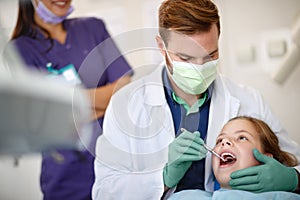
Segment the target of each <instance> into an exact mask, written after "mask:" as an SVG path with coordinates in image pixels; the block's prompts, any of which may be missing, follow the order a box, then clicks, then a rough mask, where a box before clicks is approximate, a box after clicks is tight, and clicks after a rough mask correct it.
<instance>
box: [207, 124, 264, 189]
mask: <svg viewBox="0 0 300 200" xmlns="http://www.w3.org/2000/svg"><path fill="white" fill-rule="evenodd" d="M254 148H257V149H258V150H259V151H260V152H262V144H261V141H260V138H259V133H257V131H256V130H255V129H254V127H253V126H252V124H251V123H250V122H249V121H247V120H245V119H236V120H233V121H230V122H229V123H227V124H226V125H225V126H224V127H223V129H222V131H221V133H220V135H219V136H218V138H217V142H216V146H215V148H214V150H215V151H216V153H218V154H219V155H221V156H222V157H223V158H225V159H226V162H223V161H222V160H220V159H219V158H217V157H216V156H213V157H212V166H213V171H214V174H215V177H216V179H217V180H218V182H219V183H220V185H221V187H222V188H230V187H229V185H228V183H229V181H230V174H231V173H232V172H234V171H236V170H240V169H244V168H247V167H251V166H255V165H259V164H260V163H259V162H258V161H257V160H256V159H255V158H254V156H253V153H252V150H253V149H254Z"/></svg>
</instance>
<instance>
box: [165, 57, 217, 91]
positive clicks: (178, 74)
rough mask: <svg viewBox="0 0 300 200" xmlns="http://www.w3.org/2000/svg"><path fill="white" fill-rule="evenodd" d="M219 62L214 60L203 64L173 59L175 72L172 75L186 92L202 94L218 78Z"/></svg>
mask: <svg viewBox="0 0 300 200" xmlns="http://www.w3.org/2000/svg"><path fill="white" fill-rule="evenodd" d="M217 63H218V60H212V61H209V62H206V63H204V64H203V65H198V64H193V63H187V62H178V61H173V62H172V65H173V74H171V77H172V79H173V81H174V82H175V84H176V85H177V86H178V87H179V88H180V89H182V90H183V91H184V92H186V93H188V94H202V93H203V92H205V91H206V90H207V88H208V87H209V86H210V84H211V83H212V82H213V81H214V80H215V79H216V76H217ZM167 69H168V67H167Z"/></svg>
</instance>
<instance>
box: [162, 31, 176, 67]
mask: <svg viewBox="0 0 300 200" xmlns="http://www.w3.org/2000/svg"><path fill="white" fill-rule="evenodd" d="M160 38H161V37H160ZM161 40H162V43H163V46H164V49H165V51H166V55H167V58H168V59H169V61H170V62H171V63H173V60H172V59H171V57H170V55H169V53H168V50H167V47H166V43H165V41H164V40H163V39H162V38H161Z"/></svg>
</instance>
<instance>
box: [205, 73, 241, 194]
mask: <svg viewBox="0 0 300 200" xmlns="http://www.w3.org/2000/svg"><path fill="white" fill-rule="evenodd" d="M239 107H240V101H239V100H238V99H237V98H235V97H233V96H231V94H230V92H229V90H228V88H227V87H226V85H225V84H224V82H223V80H222V78H221V76H217V78H216V80H215V81H214V85H213V91H212V98H211V106H210V111H209V123H208V131H207V138H206V143H207V144H208V145H209V146H211V147H214V146H215V140H216V137H217V136H218V135H219V133H220V130H221V129H222V127H223V125H224V124H225V123H226V122H227V121H228V120H229V119H230V118H232V117H234V116H236V115H237V114H238V110H239ZM205 188H206V190H208V191H211V190H212V189H213V188H214V187H213V173H212V166H211V154H208V155H207V157H206V163H205Z"/></svg>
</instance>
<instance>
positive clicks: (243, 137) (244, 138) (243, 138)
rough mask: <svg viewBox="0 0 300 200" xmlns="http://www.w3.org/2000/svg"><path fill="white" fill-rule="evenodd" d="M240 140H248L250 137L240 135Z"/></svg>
mask: <svg viewBox="0 0 300 200" xmlns="http://www.w3.org/2000/svg"><path fill="white" fill-rule="evenodd" d="M239 140H241V141H247V140H248V138H247V137H245V136H240V137H239Z"/></svg>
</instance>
